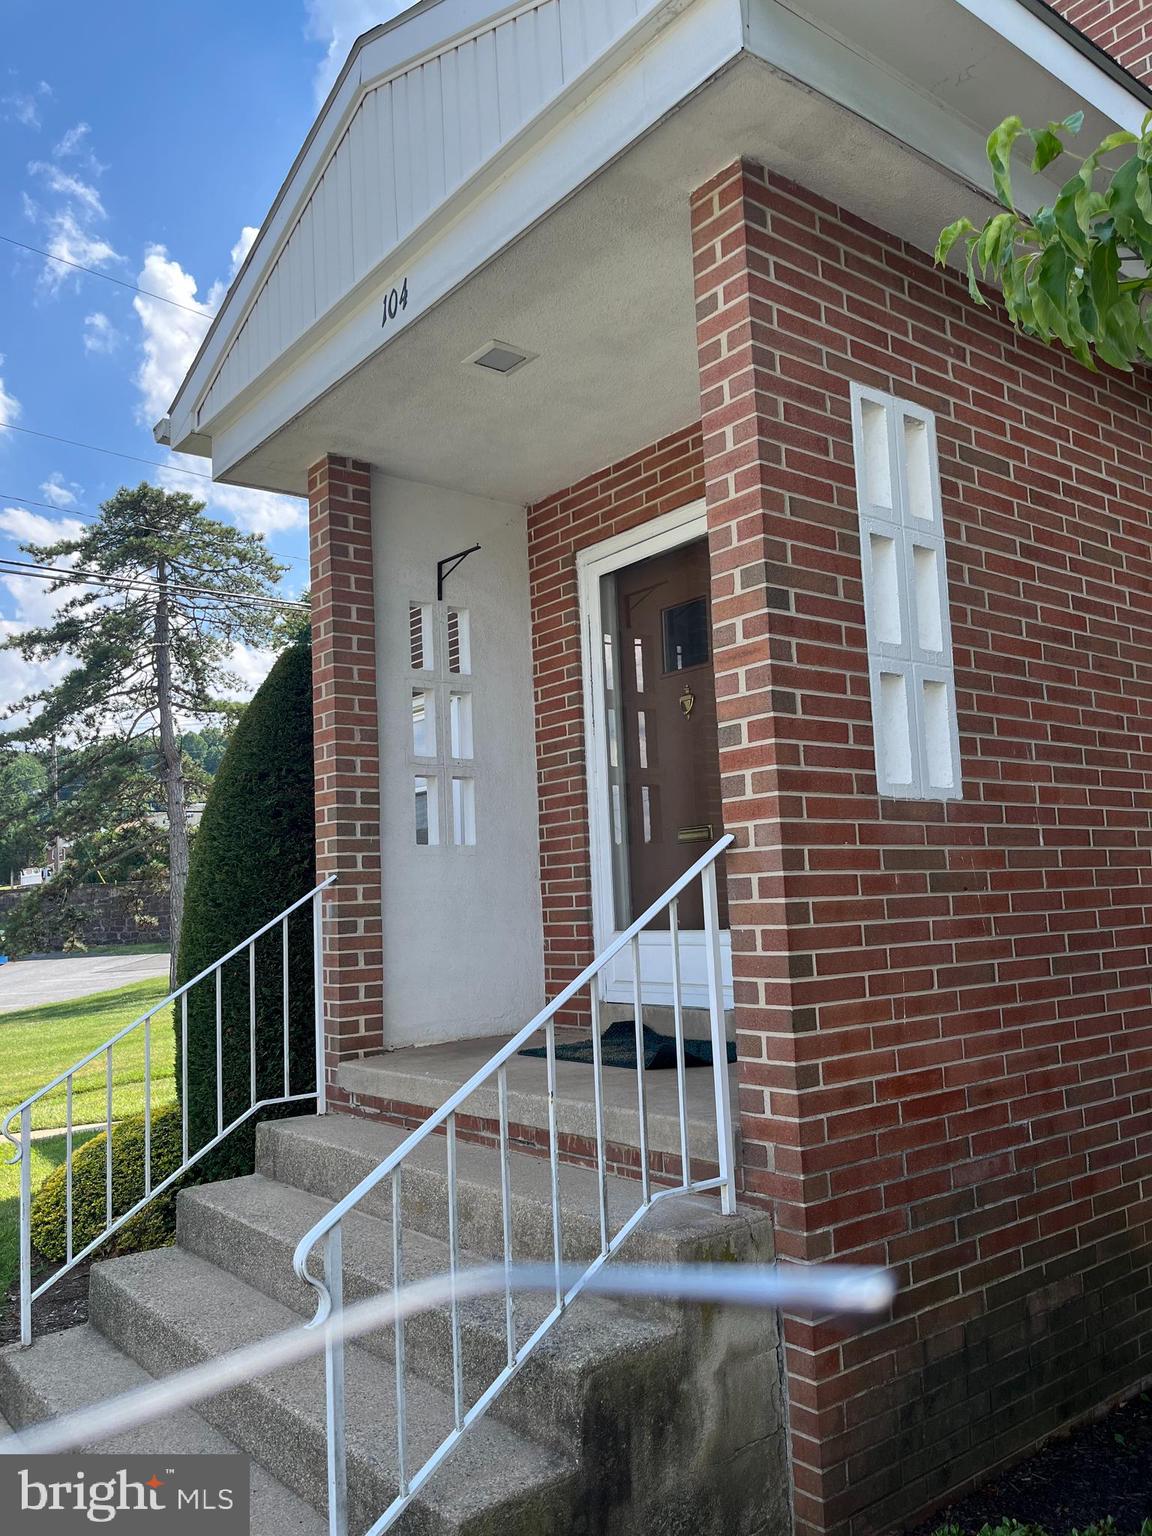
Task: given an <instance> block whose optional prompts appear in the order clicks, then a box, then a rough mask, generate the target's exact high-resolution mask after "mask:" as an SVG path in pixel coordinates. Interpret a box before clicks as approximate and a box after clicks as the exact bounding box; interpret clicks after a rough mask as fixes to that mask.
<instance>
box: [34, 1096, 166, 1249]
mask: <svg viewBox="0 0 1152 1536" xmlns="http://www.w3.org/2000/svg"><path fill="white" fill-rule="evenodd" d="M107 1142H108V1137H107V1134H106V1132H104V1131H101V1132H100V1134H99V1135H98V1136H93V1137H92V1138H91V1140H90V1141H86V1142H85V1143H84V1144H83V1146H81V1147H77V1148H76V1150H75V1151H74V1152H73V1154H72V1251H73V1253H79V1252H80V1250H81V1249H82V1248H86V1247H87V1246H88V1244H89V1243H90V1242H92V1241H93V1240H94V1239H95V1238H97V1237H99V1235H100V1233H101V1232H103V1230H104V1227H105V1223H106V1216H107V1205H106V1189H105V1147H106V1145H107ZM180 1151H181V1148H180V1110H179V1107H178V1106H177V1105H175V1104H168V1105H166V1106H165V1107H164V1108H163V1109H160V1110H157V1111H156V1113H155V1114H154V1115H153V1116H152V1184H153V1187H155V1186H156V1185H157V1184H159V1183H160V1182H161V1180H163V1179H165V1178H167V1177H168V1175H169V1174H170V1173H172V1172H173V1171H174V1170H175V1169H177V1168H178V1167H179V1166H180ZM67 1180H68V1170H67V1168H66V1167H65V1166H64V1164H63V1163H61V1164H60V1166H59V1167H58V1168H53V1170H52V1172H51V1173H50V1174H49V1175H48V1177H47V1178H46V1179H45V1180H44V1182H43V1183H42V1184H41V1185H40V1187H39V1189H38V1190H37V1191H36V1193H35V1194H34V1195H33V1196H32V1213H31V1225H32V1242H33V1245H34V1246H35V1247H36V1249H37V1250H38V1251H39V1252H40V1253H42V1254H43V1255H44V1257H45V1258H46V1259H53V1260H55V1261H57V1262H63V1260H64V1258H65V1256H66V1253H67V1234H66V1229H65V1224H66V1222H67V1212H68V1205H67V1200H68V1193H67V1191H68V1183H67ZM181 1182H182V1181H181V1180H179V1179H178V1180H177V1181H176V1182H175V1183H174V1184H173V1185H172V1186H171V1188H169V1189H167V1190H165V1191H164V1193H163V1194H162V1195H157V1196H156V1197H155V1198H154V1199H152V1200H150V1201H149V1203H148V1204H147V1205H146V1206H145V1207H144V1209H143V1210H142V1211H140V1212H139V1213H138V1214H137V1215H135V1216H133V1217H132V1218H131V1220H129V1221H126V1222H125V1223H124V1225H123V1226H122V1227H121V1228H120V1230H119V1231H118V1232H116V1233H114V1234H113V1235H112V1237H111V1238H110V1239H109V1241H108V1243H107V1244H106V1245H105V1246H106V1249H107V1250H112V1249H115V1250H116V1252H118V1253H140V1252H143V1251H144V1250H145V1249H147V1248H161V1247H163V1245H164V1244H165V1243H170V1242H171V1241H172V1237H173V1235H174V1233H175V1231H176V1191H177V1189H178V1188H179V1187H180V1184H181ZM143 1197H144V1116H143V1115H132V1116H130V1117H129V1118H128V1119H127V1120H122V1121H120V1123H119V1124H118V1125H114V1126H113V1127H112V1214H113V1216H114V1217H115V1216H122V1215H123V1214H124V1212H125V1211H130V1210H131V1209H132V1207H133V1206H134V1205H135V1204H136V1202H137V1201H138V1200H141V1199H143Z"/></svg>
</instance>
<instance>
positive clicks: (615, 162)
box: [157, 0, 1147, 501]
mask: <svg viewBox="0 0 1152 1536" xmlns="http://www.w3.org/2000/svg"><path fill="white" fill-rule="evenodd" d="M1146 96H1147V93H1146V92H1144V91H1143V89H1142V88H1141V87H1140V86H1138V85H1137V83H1136V82H1135V81H1133V80H1130V79H1129V78H1128V77H1126V76H1124V75H1123V73H1122V72H1121V71H1118V70H1117V69H1116V68H1115V67H1114V66H1110V65H1109V63H1108V61H1107V60H1106V59H1105V58H1104V57H1103V56H1100V55H1097V54H1094V53H1093V51H1092V50H1091V49H1090V48H1089V47H1086V46H1081V45H1080V43H1079V41H1078V39H1077V38H1076V37H1075V36H1074V35H1072V34H1070V32H1069V29H1068V28H1067V27H1066V26H1065V25H1063V24H1061V23H1059V22H1058V20H1057V19H1056V18H1054V17H1053V16H1052V15H1051V14H1050V13H1048V12H1047V11H1046V8H1045V7H1044V6H1042V5H1040V4H1038V0H870V3H869V4H867V5H861V4H860V3H859V0H788V3H784V0H528V3H521V4H515V5H511V6H503V7H497V8H494V7H493V5H492V0H422V3H420V4H418V5H416V6H414V7H413V8H412V9H410V10H409V11H407V12H405V13H404V14H403V15H402V16H401V17H399V18H398V19H397V20H396V21H395V22H393V23H391V24H389V25H387V26H384V27H379V28H377V29H375V30H374V31H372V32H369V33H367V34H366V35H365V36H364V37H362V38H361V39H360V40H359V42H358V43H357V44H356V46H355V47H354V49H353V51H352V54H351V56H350V58H349V60H348V63H347V65H346V66H345V68H344V71H343V73H342V74H341V76H340V79H339V80H338V81H337V83H336V85H335V86H334V88H333V90H332V93H331V95H330V96H329V98H328V101H327V102H326V103H325V106H324V108H323V109H322V111H321V113H320V115H319V117H318V118H317V121H316V123H315V125H314V126H313V129H312V131H311V133H310V135H309V137H308V140H307V141H306V143H305V145H304V147H303V148H302V150H301V152H300V154H299V156H298V157H297V159H296V162H295V164H294V165H293V167H292V169H291V171H290V172H289V175H288V178H287V180H286V181H285V183H284V186H283V187H282V189H281V191H280V193H279V195H278V197H277V199H276V202H275V203H274V205H273V207H272V209H271V211H270V212H269V214H268V216H267V218H266V219H265V221H264V223H263V225H262V227H261V231H260V236H259V238H258V240H257V241H256V244H255V246H254V247H253V249H252V252H251V253H250V255H249V257H248V260H247V261H246V262H245V264H244V266H243V268H242V269H241V271H240V272H239V274H238V275H237V277H236V280H235V281H234V283H233V285H232V288H231V289H230V291H229V293H228V295H227V297H226V299H225V301H224V304H223V306H222V308H221V310H220V313H219V314H218V316H217V317H216V320H215V322H214V324H213V326H212V328H211V329H210V331H209V333H208V336H207V338H206V339H205V342H204V344H203V346H202V347H201V349H200V352H199V354H198V356H197V357H196V359H195V361H194V362H193V364H192V367H191V369H190V370H189V373H188V376H187V378H186V379H185V381H184V383H183V385H182V386H181V389H180V392H179V394H178V395H177V397H176V400H175V401H174V402H173V405H172V408H171V412H170V415H169V417H166V418H165V420H164V421H163V422H161V423H160V424H158V427H157V437H158V439H159V440H160V441H162V442H167V443H170V444H171V446H172V447H174V448H177V449H179V450H181V451H183V452H190V453H199V454H203V455H206V456H209V457H211V459H212V467H213V473H214V475H216V477H217V478H219V479H223V480H228V481H233V482H235V483H239V484H244V485H255V486H260V487H264V488H267V489H275V490H284V491H289V492H294V493H296V494H302V493H303V492H304V491H305V489H306V474H307V468H308V465H309V464H310V463H311V462H314V461H315V460H316V459H317V458H319V457H320V456H321V455H322V454H323V453H326V452H338V453H348V454H351V455H354V456H357V457H361V458H367V459H370V460H372V461H373V462H375V463H377V464H380V465H381V466H382V467H384V468H386V469H388V470H389V471H390V472H391V473H393V474H397V475H401V476H404V477H406V478H412V479H420V480H428V481H431V482H433V483H437V484H444V485H458V486H461V487H464V488H467V489H470V490H473V491H478V492H481V493H483V494H487V495H489V496H493V497H500V498H503V499H511V500H515V501H527V500H532V499H534V498H536V497H538V496H540V495H542V494H544V493H546V492H547V491H548V490H550V489H553V488H555V487H556V486H558V485H563V484H566V483H570V482H571V481H573V480H576V479H578V478H579V477H580V476H581V475H582V474H584V473H587V472H589V471H591V470H592V469H594V468H596V467H598V466H600V465H602V464H604V463H607V462H610V461H611V460H612V459H613V458H615V457H618V456H620V455H622V454H625V453H628V452H630V451H631V450H632V449H633V448H634V447H635V446H637V444H638V443H641V442H644V441H652V440H654V439H655V438H657V437H659V436H661V435H663V434H664V433H665V432H667V431H670V430H673V429H675V428H676V427H679V426H681V425H684V424H685V423H686V422H688V421H690V420H692V419H693V418H694V417H695V415H696V414H697V410H698V402H697V396H696V376H695V370H696V363H695V344H694V337H693V308H692V288H691V269H690V248H689V240H688V198H689V196H690V194H691V192H692V191H693V189H694V188H695V187H696V186H698V185H699V184H700V183H702V182H703V181H705V180H707V178H708V177H709V176H710V175H712V174H713V173H715V172H716V171H718V170H720V169H721V168H722V167H723V166H724V165H726V164H727V163H729V162H730V161H731V160H733V159H734V158H736V157H737V156H739V155H749V156H752V157H754V158H756V159H759V160H762V161H763V162H764V163H765V164H767V165H768V166H770V167H772V168H773V169H775V170H777V171H779V172H781V173H782V174H784V175H786V176H790V177H793V178H795V179H796V180H797V181H799V182H801V183H803V184H804V185H806V186H808V187H810V188H811V189H812V190H813V191H816V192H818V193H821V194H822V195H824V196H826V197H828V198H829V199H831V200H833V201H835V202H838V203H841V204H843V205H845V206H847V207H849V208H851V209H852V210H853V211H855V212H857V213H858V214H860V215H861V216H862V217H865V218H867V219H870V220H871V221H873V222H875V223H877V224H880V225H881V226H883V227H884V228H886V229H888V230H890V231H892V232H893V233H895V234H898V235H901V236H903V237H905V238H907V239H910V240H911V241H913V242H914V243H915V244H917V245H919V246H921V247H923V248H926V249H930V248H931V246H932V244H933V243H934V240H935V236H936V233H937V231H938V230H939V228H940V227H941V226H942V225H943V224H944V223H946V222H948V221H949V220H950V219H951V218H953V217H955V216H956V214H957V213H958V212H960V211H963V210H964V209H965V208H966V209H967V210H968V211H969V212H971V213H972V214H973V215H974V216H978V215H979V214H980V212H981V210H982V201H983V197H984V196H985V195H986V193H987V173H986V166H985V160H984V152H983V143H984V139H985V137H986V135H987V133H988V131H989V129H990V127H992V126H993V125H994V124H995V123H996V122H998V121H999V120H1000V118H1001V117H1003V116H1005V115H1006V114H1007V113H1008V112H1009V111H1015V112H1018V113H1019V114H1020V115H1021V116H1022V117H1023V118H1024V120H1025V121H1026V122H1045V121H1047V120H1049V119H1052V118H1060V117H1062V116H1064V115H1066V114H1067V113H1068V112H1069V111H1072V110H1075V109H1076V107H1078V106H1085V107H1086V108H1087V117H1088V121H1087V123H1086V126H1085V130H1084V132H1085V137H1086V138H1093V139H1094V138H1095V137H1096V136H1102V135H1103V134H1104V133H1106V132H1107V131H1109V129H1110V128H1111V127H1113V126H1116V125H1121V126H1125V127H1129V128H1133V127H1135V128H1138V127H1139V122H1140V119H1141V118H1142V116H1143V114H1144V111H1145V110H1146V100H1145V99H1144V98H1145V97H1146ZM393 289H397V290H398V291H400V292H404V293H405V294H406V299H407V302H406V305H405V307H404V308H402V309H400V308H398V309H397V312H396V314H395V316H394V317H393V318H389V319H388V320H387V323H386V324H382V318H383V316H384V310H383V307H382V306H385V305H386V304H387V299H388V295H389V293H390V292H391V291H392V290H393ZM493 339H497V340H501V341H505V342H509V343H511V344H513V345H514V346H516V347H517V348H519V349H520V350H523V351H526V352H530V353H535V354H538V357H537V359H536V361H534V362H533V363H532V364H531V365H530V366H528V367H525V368H524V369H522V370H520V371H519V372H518V373H516V374H513V375H511V376H509V377H507V378H502V377H497V376H492V375H490V374H485V373H484V371H483V370H481V369H478V368H476V367H475V366H474V365H473V364H472V363H471V362H470V361H469V359H470V358H471V357H472V356H473V355H474V354H475V353H476V352H477V351H478V350H479V349H481V348H482V347H483V346H484V344H485V343H486V342H488V341H491V340H493ZM529 428H530V430H529Z"/></svg>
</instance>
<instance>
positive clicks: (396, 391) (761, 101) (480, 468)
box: [217, 54, 1039, 503]
mask: <svg viewBox="0 0 1152 1536" xmlns="http://www.w3.org/2000/svg"><path fill="white" fill-rule="evenodd" d="M1037 105H1039V103H1037ZM971 131H972V134H973V135H976V134H977V131H978V130H977V128H976V127H975V126H973V127H972V130H971ZM983 131H986V125H984V129H983ZM974 142H976V143H978V138H974ZM740 155H747V156H751V157H752V158H755V159H759V160H762V161H763V162H764V163H765V164H767V165H769V166H770V167H772V168H773V169H774V170H776V171H778V172H780V173H782V174H783V175H785V176H790V177H793V178H795V179H796V180H797V181H800V182H802V183H803V184H804V185H806V186H808V187H810V188H812V189H813V190H814V191H817V192H819V193H821V194H822V195H824V196H825V197H827V198H829V199H831V200H832V201H834V202H837V203H840V204H843V205H845V206H847V207H849V208H851V209H852V210H853V211H855V212H856V213H858V214H859V215H861V216H862V217H863V218H866V219H869V220H871V221H874V222H875V223H877V224H879V225H881V226H882V227H885V228H887V229H889V230H891V231H892V232H894V233H896V234H899V235H901V236H904V237H905V238H907V239H909V240H910V241H912V242H913V243H914V244H916V245H918V246H920V247H921V248H923V249H931V247H932V245H933V243H934V241H935V237H936V234H937V232H938V230H939V229H940V228H941V226H942V225H943V224H945V223H947V222H948V221H949V220H950V219H952V218H954V217H956V215H957V214H958V213H960V212H965V211H967V212H969V213H970V214H971V215H972V216H973V217H979V216H980V215H981V212H982V207H983V199H982V197H981V195H980V194H978V193H976V192H969V191H967V190H966V189H965V188H964V187H963V186H961V185H960V184H958V182H957V180H956V178H955V175H954V174H952V175H949V174H948V173H946V172H945V171H943V170H942V169H941V168H940V167H939V166H938V165H936V164H933V163H931V162H930V161H929V160H928V159H926V158H924V157H923V156H922V155H921V154H918V153H916V152H914V151H913V150H911V149H909V148H908V147H907V145H906V144H904V143H901V142H900V141H899V140H898V139H897V138H896V137H894V136H892V135H891V134H889V133H887V132H885V131H883V130H882V129H881V128H878V127H876V126H874V125H873V124H871V123H869V122H866V121H864V120H863V119H862V118H861V117H860V116H858V115H856V114H855V113H854V112H852V111H851V110H849V109H848V108H846V107H844V106H842V105H839V104H837V103H835V102H832V101H830V100H829V99H828V98H827V97H826V96H824V95H821V94H819V93H818V92H816V91H814V90H812V89H811V88H809V87H808V86H805V85H804V84H802V83H800V82H799V81H798V80H797V79H795V78H792V77H791V76H789V75H785V74H783V73H781V72H780V71H779V70H777V69H774V68H772V67H771V66H769V65H767V64H765V63H764V62H763V61H762V60H761V59H759V58H757V57H755V56H753V55H750V54H743V55H741V56H739V57H738V59H737V60H736V61H735V63H734V64H732V65H731V66H730V67H728V68H727V69H725V70H723V71H722V72H721V73H720V74H719V75H718V76H717V77H715V78H714V79H713V80H711V81H710V82H709V83H708V84H707V85H706V86H705V87H703V88H702V89H701V90H700V91H698V92H697V93H696V94H695V95H694V96H693V97H692V98H691V99H689V100H688V101H687V102H685V103H684V104H683V106H682V107H681V108H680V109H679V110H677V111H676V112H674V113H672V114H671V115H670V116H668V117H667V118H665V119H664V121H663V122H661V123H660V124H659V125H658V126H657V127H656V128H655V129H654V130H653V131H652V132H650V133H649V134H648V135H647V136H646V137H645V138H643V139H641V140H640V141H639V142H638V143H636V144H635V145H634V146H633V147H632V148H631V149H630V150H629V151H627V152H626V153H625V154H623V155H622V156H620V157H619V158H618V159H617V160H616V161H615V162H614V163H613V164H611V165H610V166H609V167H607V168H606V169H605V170H604V171H603V172H602V173H601V174H599V175H598V176H596V177H595V178H594V179H593V180H592V181H590V182H588V183H587V184H585V185H584V186H583V187H582V188H581V189H580V190H579V191H578V192H577V193H575V194H574V195H573V196H572V197H571V198H569V199H568V200H567V202H565V203H563V204H562V205H561V206H560V207H559V208H557V209H556V210H555V211H554V212H553V213H552V214H551V215H549V216H548V217H547V218H545V219H543V220H542V221H540V222H539V223H537V224H536V225H535V226H534V227H533V228H531V229H530V230H529V231H528V232H527V233H526V234H524V235H523V236H522V237H521V238H519V239H518V240H516V241H514V243H512V244H511V245H510V246H508V247H507V248H506V249H505V250H503V251H502V252H501V254H500V255H498V256H497V257H496V258H495V259H493V260H492V261H491V262H489V263H488V265H487V266H486V267H484V268H482V269H481V270H479V271H478V272H476V273H475V274H474V275H473V276H472V277H471V278H470V279H469V280H468V281H467V282H465V283H463V284H462V285H461V286H460V287H458V288H457V289H456V290H455V291H454V292H453V293H451V294H450V295H449V296H448V297H447V298H445V299H443V300H442V301H441V302H440V303H439V304H437V305H436V306H435V307H433V308H432V309H430V310H429V311H428V312H427V313H426V314H424V315H422V316H420V317H419V318H418V319H416V320H415V321H413V322H412V323H411V324H410V325H409V326H408V327H407V328H406V329H405V330H403V331H402V332H400V334H398V335H397V337H396V338H395V340H394V341H392V342H391V343H390V344H389V345H387V346H386V347H384V348H382V349H381V350H380V351H378V352H377V353H376V354H375V355H374V356H373V357H371V358H370V359H369V360H368V361H367V362H365V363H364V364H362V365H361V366H360V367H359V368H358V369H356V370H355V371H354V372H352V373H350V374H349V375H348V376H346V377H345V378H344V379H343V380H341V382H340V383H339V384H337V385H336V386H335V387H333V388H332V389H330V390H329V391H328V392H327V393H326V394H324V395H322V396H321V397H320V398H319V399H317V400H316V401H315V402H314V403H312V404H311V405H309V406H308V407H307V408H306V409H304V410H303V411H301V412H300V413H299V414H298V415H296V416H295V417H294V418H293V419H292V420H290V421H289V422H288V423H287V425H286V426H285V427H283V428H282V429H281V430H279V431H278V432H276V433H275V434H274V435H272V436H270V437H268V438H267V439H266V440H265V441H264V442H263V443H262V444H261V445H260V447H259V448H258V449H256V451H254V452H251V453H249V454H248V455H247V456H246V457H241V458H239V459H238V460H237V462H236V463H235V464H234V465H232V466H231V467H230V468H228V469H227V470H225V471H224V472H223V473H221V474H220V478H222V479H226V480H229V481H233V482H235V483H238V484H242V485H253V486H260V487H266V488H270V489H275V490H283V491H287V492H291V493H295V494H303V493H304V492H305V489H306V477H307V469H308V466H309V464H311V463H313V462H315V461H316V460H317V459H318V458H320V457H321V456H322V455H323V454H325V453H328V452H332V453H341V454H348V455H351V456H353V457H356V458H360V459H365V460H367V461H369V462H371V463H373V464H375V465H377V466H379V467H380V468H381V469H383V470H385V471H387V472H388V473H390V474H393V475H397V476H400V477H403V478H406V479H412V480H419V481H426V482H429V483H432V484H437V485H443V486H447V487H452V488H459V489H463V490H468V491H471V492H474V493H477V494H481V495H485V496H489V497H492V498H496V499H500V500H510V501H515V502H521V503H523V502H531V501H534V500H537V499H539V498H540V497H542V496H544V495H546V494H547V493H548V492H550V491H552V490H554V489H556V488H557V487H561V486H564V485H568V484H572V483H573V482H575V481H577V480H579V479H580V478H581V477H583V476H584V475H586V474H588V473H591V472H592V471H594V470H595V469H597V468H599V467H601V466H603V465H605V464H608V463H611V462H613V461H614V460H616V459H618V458H622V457H625V456H626V455H628V454H629V453H631V452H633V451H634V450H635V449H636V448H638V447H639V446H642V445H643V444H645V443H647V442H651V441H654V440H656V439H657V438H659V437H661V436H663V435H665V434H666V433H668V432H670V431H674V430H676V429H677V428H679V427H682V426H684V425H685V424H687V423H688V422H690V421H692V420H694V419H695V418H696V417H697V415H698V412H699V401H698V384H697V365H696V347H695V339H694V314H693V300H692V272H691V249H690V236H689V198H690V196H691V194H692V192H693V191H694V189H695V188H696V187H698V186H699V185H701V184H702V183H703V182H704V181H706V180H707V179H708V178H709V176H711V175H713V174H715V173H716V172H717V171H718V170H720V169H722V168H723V167H724V166H725V165H727V164H729V163H730V162H731V161H732V160H734V159H736V158H737V157H738V156H740ZM492 339H498V340H500V341H503V342H508V343H511V344H513V345H514V346H516V347H519V348H521V349H523V350H525V351H528V352H531V353H536V354H538V356H537V357H536V359H535V360H534V361H532V362H531V363H530V364H529V365H528V366H527V367H524V368H522V369H520V370H519V371H517V372H516V373H514V374H512V375H511V376H509V377H501V376H497V375H493V374H490V373H487V372H485V371H484V370H482V369H480V368H478V367H476V366H475V365H473V364H471V363H469V362H466V361H465V360H466V359H468V358H470V357H471V356H472V355H473V354H474V353H475V352H477V350H479V349H480V348H481V347H483V345H484V344H485V343H486V342H487V341H489V340H492ZM220 446H222V445H221V444H218V445H217V447H218V448H219V447H220ZM218 472H219V460H218Z"/></svg>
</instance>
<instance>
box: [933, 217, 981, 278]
mask: <svg viewBox="0 0 1152 1536" xmlns="http://www.w3.org/2000/svg"><path fill="white" fill-rule="evenodd" d="M975 228H976V226H975V224H973V222H972V220H971V219H957V220H956V222H955V224H949V226H948V228H947V229H943V230H941V231H940V238H939V240H937V242H936V258H935V259H936V265H937V266H938V267H942V266H943V265H944V263H945V262H946V261H947V260H948V256H949V254H950V252H951V250H952V247H953V246H954V245H955V244H956V242H957V240H959V238H960V236H961V235H966V234H967V233H968V232H969V230H974V229H975Z"/></svg>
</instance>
